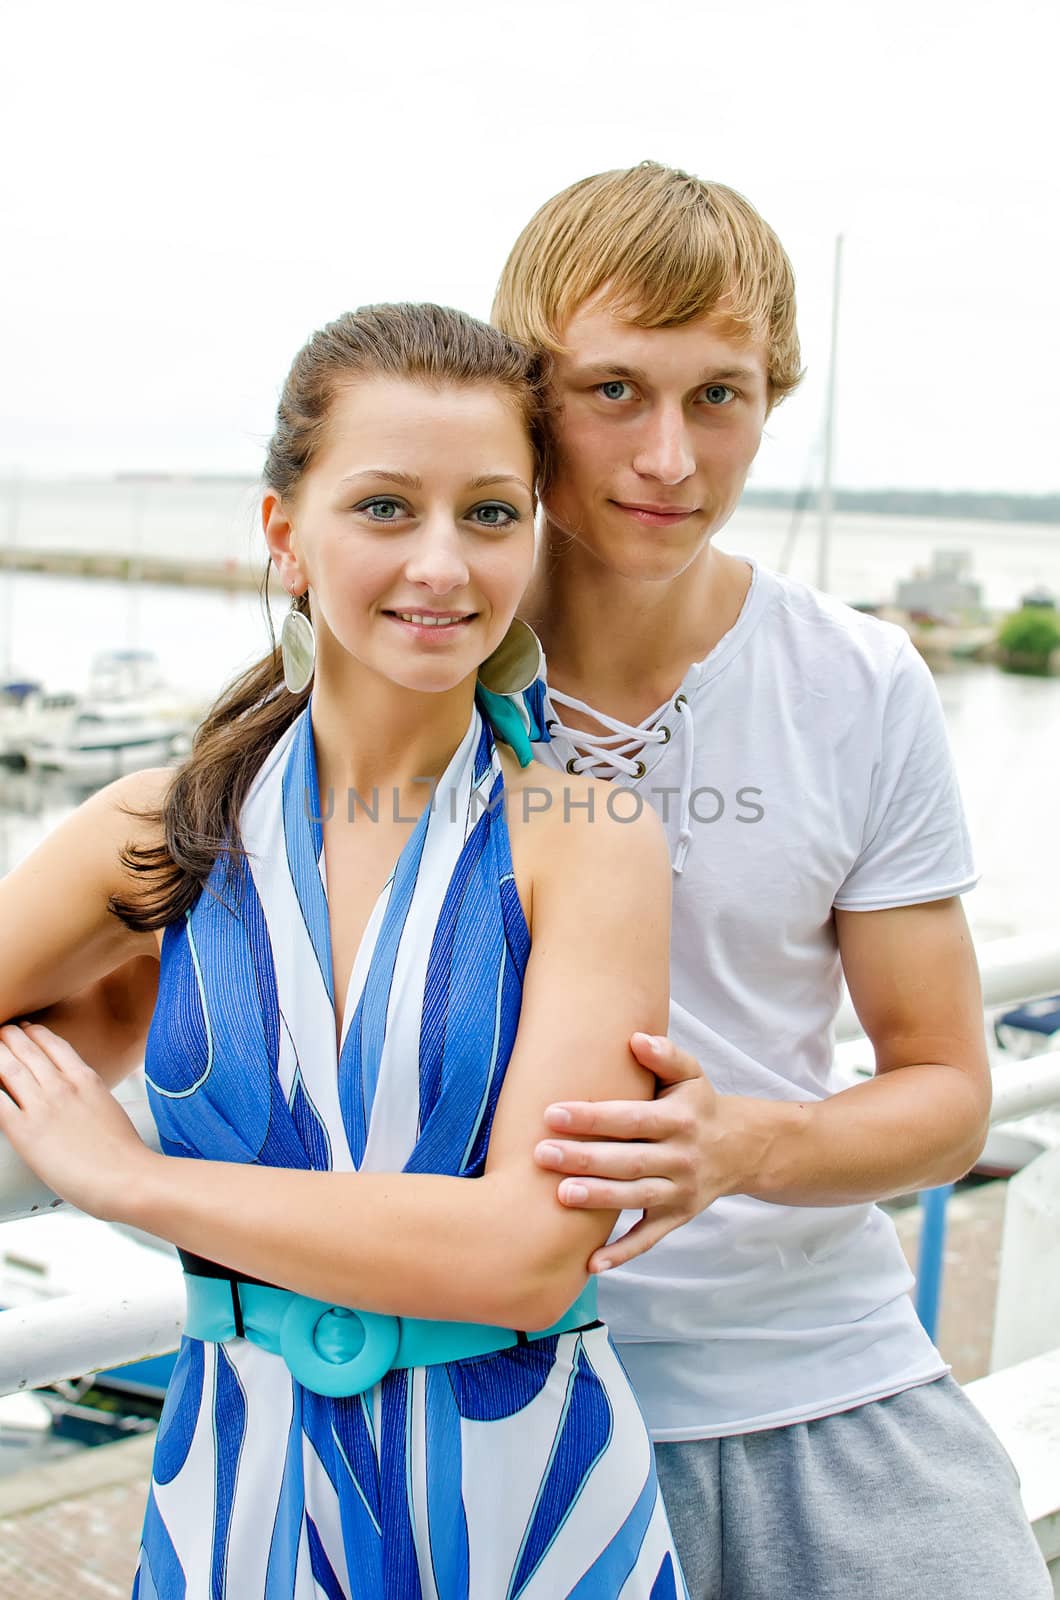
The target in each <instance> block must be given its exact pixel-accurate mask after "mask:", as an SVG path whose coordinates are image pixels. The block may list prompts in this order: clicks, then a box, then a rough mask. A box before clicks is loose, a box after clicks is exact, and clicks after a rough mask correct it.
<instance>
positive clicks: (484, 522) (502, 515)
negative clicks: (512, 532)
mask: <svg viewBox="0 0 1060 1600" xmlns="http://www.w3.org/2000/svg"><path fill="white" fill-rule="evenodd" d="M471 516H473V517H477V518H479V520H480V526H481V527H483V528H507V527H510V526H511V524H512V523H513V522H518V521H519V513H518V511H516V510H515V508H514V506H505V505H500V504H498V503H497V502H495V501H491V502H490V503H489V505H485V506H476V507H475V509H474V510H473V511H472V512H471Z"/></svg>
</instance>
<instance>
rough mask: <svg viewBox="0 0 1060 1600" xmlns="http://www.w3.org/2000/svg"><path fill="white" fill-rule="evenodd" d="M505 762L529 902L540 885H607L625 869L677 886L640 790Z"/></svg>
mask: <svg viewBox="0 0 1060 1600" xmlns="http://www.w3.org/2000/svg"><path fill="white" fill-rule="evenodd" d="M501 761H502V765H503V767H504V779H505V792H506V806H505V814H506V817H507V821H508V833H509V837H510V840H511V847H512V862H513V866H514V870H515V878H516V884H517V887H518V888H519V891H520V894H521V896H522V897H523V901H524V905H525V904H526V903H527V899H528V898H530V900H531V903H532V891H533V887H534V886H535V885H536V886H537V887H539V888H540V887H541V886H542V885H543V884H544V883H546V882H547V881H549V880H551V879H558V880H561V881H562V882H563V883H564V884H566V885H570V884H571V883H572V880H577V882H578V883H580V884H586V885H589V884H592V885H594V886H595V885H601V886H602V885H605V884H606V882H607V881H608V878H609V876H610V875H611V874H613V873H615V872H620V873H622V875H623V877H624V878H626V879H627V880H628V879H629V878H631V877H632V878H636V879H640V878H642V877H643V878H645V879H650V878H651V877H652V876H658V877H660V879H661V880H662V881H664V882H665V883H666V884H667V886H668V885H669V859H668V856H667V853H666V843H665V837H664V834H663V829H662V824H661V823H660V821H659V819H658V817H657V816H656V815H655V813H654V811H653V810H652V808H651V807H650V806H649V805H646V804H644V803H643V802H642V801H641V799H640V797H639V796H638V795H637V794H636V792H635V791H630V790H628V789H625V788H623V787H620V786H618V785H615V784H610V783H605V782H603V781H602V780H600V779H598V778H588V777H585V776H584V774H582V773H568V772H557V771H556V770H555V769H554V768H552V767H546V766H544V765H543V764H541V763H539V762H536V761H534V762H531V764H530V766H528V767H522V768H520V767H519V766H518V764H517V763H516V762H515V760H514V758H509V756H508V754H507V752H504V753H503V754H502V757H501ZM511 769H514V770H511ZM524 884H525V885H526V886H527V888H528V889H529V891H530V894H529V896H528V895H527V894H526V893H524Z"/></svg>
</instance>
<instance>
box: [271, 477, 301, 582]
mask: <svg viewBox="0 0 1060 1600" xmlns="http://www.w3.org/2000/svg"><path fill="white" fill-rule="evenodd" d="M261 526H262V528H263V530H264V533H265V543H266V544H267V545H268V547H269V554H270V555H271V556H272V564H273V566H274V567H275V568H276V573H277V576H278V577H279V580H280V582H281V583H282V584H283V586H284V588H285V589H286V590H287V592H288V594H301V592H302V590H303V589H304V588H305V586H306V579H305V575H304V574H303V572H302V567H301V562H300V560H299V557H298V551H297V540H296V535H295V531H294V528H293V527H292V526H291V522H290V519H289V517H288V514H287V508H286V506H285V505H284V503H283V501H282V500H281V498H280V496H279V495H278V494H277V493H276V492H275V490H273V489H268V490H266V492H265V495H264V496H263V498H262V502H261Z"/></svg>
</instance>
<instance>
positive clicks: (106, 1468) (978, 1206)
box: [0, 1183, 1005, 1600]
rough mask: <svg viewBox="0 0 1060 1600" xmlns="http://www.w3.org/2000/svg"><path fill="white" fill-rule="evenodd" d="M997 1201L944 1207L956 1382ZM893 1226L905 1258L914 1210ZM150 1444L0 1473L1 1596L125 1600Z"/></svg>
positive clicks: (994, 1247)
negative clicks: (948, 1216) (21, 1470)
mask: <svg viewBox="0 0 1060 1600" xmlns="http://www.w3.org/2000/svg"><path fill="white" fill-rule="evenodd" d="M1004 1199H1005V1185H1004V1184H1003V1183H993V1184H989V1185H985V1186H983V1187H979V1188H972V1189H966V1190H962V1191H960V1192H959V1193H958V1194H957V1195H956V1196H955V1197H954V1199H953V1200H952V1201H951V1203H950V1218H949V1234H948V1242H947V1249H946V1275H945V1279H944V1285H943V1301H942V1310H941V1316H940V1329H939V1343H940V1346H941V1348H942V1352H943V1354H944V1355H945V1356H946V1358H947V1360H948V1361H951V1362H952V1363H953V1369H954V1375H955V1376H956V1377H957V1378H958V1379H959V1380H960V1381H961V1382H962V1383H967V1382H969V1381H970V1380H971V1379H972V1378H976V1377H980V1376H981V1375H982V1374H983V1373H985V1372H986V1370H987V1365H988V1361H989V1354H990V1336H991V1329H992V1326H993V1307H994V1296H995V1291H996V1284H997V1258H998V1250H999V1247H1000V1241H1001V1220H1002V1211H1003V1207H1004ZM895 1220H896V1222H897V1225H898V1232H899V1235H900V1237H901V1239H902V1243H903V1246H904V1247H905V1250H906V1253H907V1255H908V1256H909V1257H910V1260H911V1261H913V1262H915V1258H916V1248H917V1239H918V1235H919V1231H920V1212H919V1207H917V1206H909V1207H908V1208H905V1209H902V1210H900V1211H899V1212H898V1213H897V1214H896V1217H895ZM153 1442H154V1441H153V1436H152V1435H149V1434H148V1435H141V1436H140V1437H138V1438H136V1439H130V1440H126V1441H123V1442H122V1443H121V1444H113V1445H105V1446H103V1447H101V1448H99V1449H95V1450H84V1451H81V1452H79V1453H78V1454H77V1455H73V1456H68V1457H65V1458H64V1459H62V1460H59V1461H53V1462H49V1463H48V1464H46V1465H44V1466H41V1467H37V1468H35V1469H33V1470H30V1471H28V1472H21V1473H17V1474H15V1475H13V1476H11V1477H0V1597H2V1600H129V1593H130V1588H131V1584H132V1573H133V1569H134V1566H135V1562H136V1549H137V1545H138V1542H139V1535H140V1523H141V1521H142V1519H143V1511H144V1497H145V1494H146V1488H147V1479H148V1474H149V1471H150V1463H151V1450H152V1446H153ZM246 1600H257V1597H255V1596H250V1595H248V1596H247V1597H246Z"/></svg>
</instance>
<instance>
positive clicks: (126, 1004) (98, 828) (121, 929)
mask: <svg viewBox="0 0 1060 1600" xmlns="http://www.w3.org/2000/svg"><path fill="white" fill-rule="evenodd" d="M171 777H172V773H171V772H169V771H168V769H165V768H153V769H151V770H149V771H146V772H137V773H133V774H131V775H130V776H128V777H125V778H120V779H118V780H117V781H116V782H115V783H111V784H108V786H107V787H106V788H105V789H101V790H100V791H99V792H98V793H97V794H94V795H91V796H90V797H89V799H87V800H86V801H84V803H83V804H82V805H80V806H78V808H77V810H76V811H74V812H73V813H72V814H71V815H70V816H69V817H66V818H65V819H64V820H63V822H62V823H60V825H59V826H58V827H57V828H55V829H53V831H52V832H51V833H49V834H48V836H47V837H46V838H45V839H44V840H43V841H42V842H41V843H40V844H39V845H38V846H37V848H36V849H35V850H33V851H32V852H31V854H30V855H29V856H27V857H26V859H25V860H24V861H22V862H20V863H19V865H18V866H17V867H15V868H14V869H13V870H12V871H11V872H9V873H8V874H7V876H6V877H5V878H4V879H3V880H2V881H0V1018H22V1017H35V1018H36V1019H37V1020H39V1021H41V1022H43V1023H46V1024H47V1025H48V1026H49V1027H50V1028H53V1029H54V1031H55V1032H56V1033H59V1034H60V1035H62V1036H63V1037H64V1038H66V1039H68V1040H69V1042H70V1043H71V1044H72V1045H73V1046H74V1048H75V1049H76V1050H77V1051H78V1053H79V1054H80V1055H82V1056H83V1057H84V1059H85V1060H86V1061H87V1062H88V1063H89V1064H90V1066H92V1067H93V1068H94V1069H95V1070H96V1071H97V1072H99V1074H100V1076H101V1077H103V1078H104V1079H105V1081H107V1082H108V1083H116V1082H117V1081H118V1080H119V1079H120V1078H122V1077H123V1076H125V1075H126V1073H128V1072H130V1071H132V1070H133V1068H134V1067H136V1066H137V1065H138V1064H139V1061H141V1060H142V1059H143V1057H142V1051H141V1050H140V1043H141V1037H140V1036H141V1035H142V1036H143V1037H146V1029H147V1023H148V1022H149V1021H150V1013H149V1011H148V1010H147V1001H148V999H149V997H151V996H152V995H153V989H154V987H155V986H156V984H157V972H158V940H157V937H156V935H155V934H154V933H136V932H133V930H132V929H130V928H127V927H126V926H125V924H124V923H122V922H121V921H120V920H119V919H118V918H117V917H115V916H114V915H113V914H112V913H111V912H110V911H108V909H107V902H108V900H109V899H110V896H111V895H113V894H117V893H124V892H127V891H128V890H129V888H130V887H131V886H132V881H131V878H130V875H129V874H128V873H127V872H126V871H125V869H124V868H123V867H122V865H121V851H122V848H123V846H124V845H125V844H126V843H128V842H129V841H130V840H135V841H136V842H138V843H145V842H147V832H146V830H145V827H144V825H143V824H142V823H140V822H139V821H138V820H137V819H136V818H135V817H130V816H128V815H127V814H126V813H125V811H124V809H123V808H124V807H130V808H131V809H133V810H136V811H143V810H147V809H149V808H151V807H153V806H154V805H156V804H157V803H158V800H159V798H160V796H161V793H162V791H163V788H164V786H165V784H166V783H168V781H169V779H170V778H171ZM152 1004H153V1001H152Z"/></svg>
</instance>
